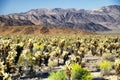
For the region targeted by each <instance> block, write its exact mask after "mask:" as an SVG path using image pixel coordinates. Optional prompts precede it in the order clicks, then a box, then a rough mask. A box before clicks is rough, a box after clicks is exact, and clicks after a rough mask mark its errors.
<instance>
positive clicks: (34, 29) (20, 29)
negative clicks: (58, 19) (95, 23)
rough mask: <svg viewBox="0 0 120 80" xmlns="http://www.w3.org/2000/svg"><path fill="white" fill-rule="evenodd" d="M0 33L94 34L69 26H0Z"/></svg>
mask: <svg viewBox="0 0 120 80" xmlns="http://www.w3.org/2000/svg"><path fill="white" fill-rule="evenodd" d="M0 34H52V35H55V34H75V35H83V34H86V35H88V34H94V33H91V32H86V31H82V30H77V29H69V28H48V27H41V26H12V27H11V26H9V27H0Z"/></svg>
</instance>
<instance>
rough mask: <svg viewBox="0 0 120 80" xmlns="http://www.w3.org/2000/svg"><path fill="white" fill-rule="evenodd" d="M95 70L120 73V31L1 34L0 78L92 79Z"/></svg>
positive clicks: (14, 79)
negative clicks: (117, 33) (116, 32)
mask: <svg viewBox="0 0 120 80" xmlns="http://www.w3.org/2000/svg"><path fill="white" fill-rule="evenodd" d="M93 72H100V74H101V75H102V77H103V78H104V76H106V75H107V76H110V75H111V74H112V75H115V76H116V77H119V74H120V36H119V35H83V36H79V35H77V36H76V35H72V36H71V35H64V36H63V35H57V36H56V35H1V36H0V80H17V79H18V80H27V79H28V80H29V79H32V80H42V79H43V80H44V77H43V76H45V77H46V78H47V80H92V79H95V76H94V75H93V74H92V73H93ZM26 76H28V77H29V78H28V77H26ZM96 78H97V77H96Z"/></svg>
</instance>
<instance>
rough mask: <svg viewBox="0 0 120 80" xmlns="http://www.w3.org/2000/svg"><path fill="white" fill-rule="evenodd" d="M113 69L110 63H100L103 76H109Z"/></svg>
mask: <svg viewBox="0 0 120 80" xmlns="http://www.w3.org/2000/svg"><path fill="white" fill-rule="evenodd" d="M111 68H112V66H111V63H110V62H109V61H103V62H101V63H100V69H101V71H102V74H103V75H107V74H109V72H110V70H111Z"/></svg>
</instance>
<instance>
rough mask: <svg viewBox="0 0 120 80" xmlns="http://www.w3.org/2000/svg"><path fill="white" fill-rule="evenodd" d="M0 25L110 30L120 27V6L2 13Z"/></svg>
mask: <svg viewBox="0 0 120 80" xmlns="http://www.w3.org/2000/svg"><path fill="white" fill-rule="evenodd" d="M0 25H2V26H9V25H11V26H14V25H41V26H47V27H68V28H73V29H83V30H87V31H109V30H110V29H112V30H114V29H119V28H120V6H119V5H112V6H107V7H102V8H99V9H95V10H84V9H79V10H76V9H72V8H71V9H61V8H55V9H32V10H30V11H28V12H25V13H17V14H9V15H1V16H0Z"/></svg>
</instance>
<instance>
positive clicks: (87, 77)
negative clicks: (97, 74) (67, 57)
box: [71, 63, 92, 80]
mask: <svg viewBox="0 0 120 80" xmlns="http://www.w3.org/2000/svg"><path fill="white" fill-rule="evenodd" d="M71 77H72V80H92V75H91V74H90V72H89V71H87V70H85V69H83V68H81V67H80V65H78V64H76V63H74V64H72V70H71Z"/></svg>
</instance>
